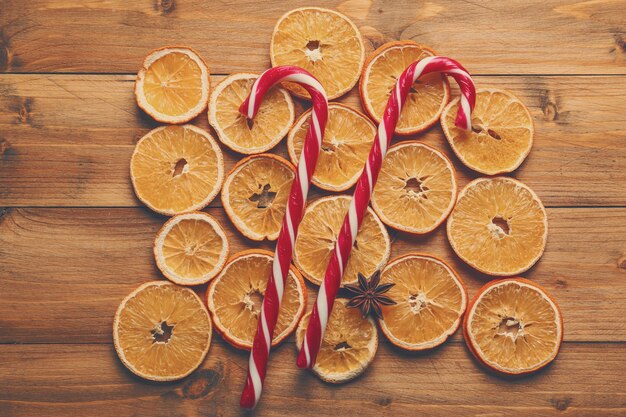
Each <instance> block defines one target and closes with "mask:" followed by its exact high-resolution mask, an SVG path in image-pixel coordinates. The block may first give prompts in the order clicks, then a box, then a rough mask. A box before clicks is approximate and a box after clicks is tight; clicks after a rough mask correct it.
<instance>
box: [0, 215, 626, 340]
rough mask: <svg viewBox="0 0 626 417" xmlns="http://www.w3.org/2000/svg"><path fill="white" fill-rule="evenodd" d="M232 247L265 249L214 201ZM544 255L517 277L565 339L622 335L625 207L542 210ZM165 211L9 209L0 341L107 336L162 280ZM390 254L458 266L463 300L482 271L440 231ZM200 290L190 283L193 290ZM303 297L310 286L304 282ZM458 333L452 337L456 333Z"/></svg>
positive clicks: (397, 242)
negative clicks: (159, 249)
mask: <svg viewBox="0 0 626 417" xmlns="http://www.w3.org/2000/svg"><path fill="white" fill-rule="evenodd" d="M208 212H209V213H210V214H212V215H213V216H215V218H217V219H218V221H219V222H220V223H221V224H222V225H224V226H225V228H226V229H227V233H228V239H229V242H230V244H231V254H234V253H236V252H238V251H240V250H242V249H245V248H248V247H263V248H267V249H270V250H272V249H273V245H272V244H270V243H268V242H265V243H263V244H260V245H259V244H258V243H256V242H250V241H248V240H246V239H245V238H243V237H242V236H241V235H240V234H239V233H238V232H236V231H233V228H232V226H231V225H230V222H229V221H228V219H227V218H226V216H225V215H224V214H223V212H222V210H221V209H219V208H214V209H209V210H208ZM548 212H549V222H550V238H549V241H548V247H547V249H546V253H545V255H544V256H543V258H542V259H541V260H540V262H539V263H538V264H537V265H536V266H535V267H534V268H533V269H532V270H531V271H530V272H529V273H527V274H524V275H525V276H527V277H529V278H531V279H533V280H535V281H536V282H538V283H540V284H541V285H543V286H545V288H546V289H547V290H548V291H550V293H551V294H553V295H554V297H555V298H556V300H557V302H558V303H559V304H560V307H561V309H562V311H563V316H564V318H565V340H568V341H614V342H617V341H622V342H623V341H626V315H625V314H624V306H623V300H624V299H625V298H626V281H625V280H624V274H625V273H626V261H625V260H624V259H626V244H625V242H624V236H625V235H626V209H624V208H615V209H589V208H587V209H572V208H562V209H549V211H548ZM163 222H164V218H162V217H159V216H156V215H153V214H151V213H150V212H149V211H148V210H145V209H131V208H128V209H95V208H90V209H10V210H8V211H7V212H5V214H4V216H3V217H2V221H1V223H0V259H2V262H0V294H2V295H3V299H4V301H3V302H2V303H0V343H78V342H80V343H87V342H88V343H101V342H110V341H111V333H110V325H111V319H112V317H113V314H114V313H115V310H116V308H117V306H118V304H119V302H120V301H121V300H122V299H123V298H124V297H125V296H126V295H127V294H128V293H130V292H131V291H132V290H133V289H134V288H136V287H137V286H139V285H140V284H141V283H143V282H146V281H149V280H153V279H163V278H162V276H161V275H160V273H159V271H158V270H157V269H156V267H155V266H154V260H153V254H152V241H153V239H154V236H155V234H156V231H157V230H158V229H159V227H160V226H161V225H162V223H163ZM392 241H393V243H392V256H397V255H400V254H403V253H406V252H410V251H420V252H425V253H431V254H434V255H438V256H440V257H442V258H443V259H445V260H447V261H449V262H450V263H451V265H452V267H453V268H454V269H455V270H457V271H459V274H460V276H461V277H462V279H463V280H464V281H465V283H466V284H467V286H468V291H469V295H470V297H472V296H473V295H474V294H475V293H476V291H477V290H478V288H479V287H480V286H481V285H483V284H484V283H485V282H487V281H488V280H489V279H490V278H488V277H486V276H482V275H480V274H478V273H476V272H474V271H472V270H471V268H469V267H467V266H465V265H464V264H463V262H462V261H460V260H459V259H458V258H457V257H456V256H455V255H454V254H453V252H452V250H451V249H450V247H449V245H448V243H447V239H446V237H445V233H444V231H443V230H441V229H440V230H437V231H436V232H435V233H433V234H432V235H431V236H427V237H424V238H416V237H411V236H408V235H405V234H402V233H392ZM204 289H205V287H200V288H198V290H199V292H200V293H203V292H204ZM308 289H309V296H310V297H309V301H310V303H312V302H313V301H314V296H315V293H316V291H317V288H316V287H314V286H312V285H309V286H308ZM457 338H460V336H459V335H457Z"/></svg>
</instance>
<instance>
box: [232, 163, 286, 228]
mask: <svg viewBox="0 0 626 417" xmlns="http://www.w3.org/2000/svg"><path fill="white" fill-rule="evenodd" d="M295 176H296V173H295V168H294V167H293V165H291V164H290V163H289V161H287V160H285V159H283V158H281V157H279V156H276V155H273V154H262V155H253V156H250V157H247V158H244V159H242V160H241V161H239V163H237V165H235V167H234V168H233V169H232V171H231V172H230V173H229V174H228V176H227V177H226V180H225V181H224V187H223V188H222V205H223V206H224V210H225V211H226V214H227V215H228V217H229V218H230V220H231V221H232V222H233V224H234V225H235V227H236V228H237V230H239V231H240V232H241V233H242V234H243V235H244V236H246V237H247V238H249V239H252V240H263V239H268V240H276V239H277V238H278V233H279V232H280V228H281V225H282V221H283V217H284V216H285V211H286V210H287V199H288V198H289V192H290V190H291V184H292V183H293V180H294V178H295Z"/></svg>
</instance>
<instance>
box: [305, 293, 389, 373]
mask: <svg viewBox="0 0 626 417" xmlns="http://www.w3.org/2000/svg"><path fill="white" fill-rule="evenodd" d="M346 304H347V300H345V299H341V298H337V299H335V302H334V303H333V311H332V313H331V314H330V317H329V319H328V326H327V327H326V332H325V333H324V340H323V341H322V346H321V347H320V350H319V353H318V354H317V359H316V360H315V364H314V365H313V368H312V371H313V372H314V373H315V374H316V375H317V376H318V377H320V379H322V380H324V381H326V382H330V383H333V384H340V383H343V382H347V381H349V380H351V379H354V378H356V377H357V376H359V375H361V374H362V373H363V372H364V371H365V369H367V367H368V366H369V364H370V363H372V361H373V360H374V356H375V355H376V350H377V349H378V332H377V331H376V324H375V323H374V320H372V319H371V318H370V317H368V318H365V319H364V318H363V317H361V313H360V311H359V309H355V308H348V307H347V306H346ZM310 319H311V313H308V314H307V315H305V316H304V317H303V318H302V320H301V321H300V325H299V326H298V330H297V331H296V345H297V346H298V350H299V349H300V348H301V347H302V342H303V340H304V335H305V334H306V328H307V327H308V325H309V321H310Z"/></svg>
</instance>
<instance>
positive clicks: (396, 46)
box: [359, 41, 450, 135]
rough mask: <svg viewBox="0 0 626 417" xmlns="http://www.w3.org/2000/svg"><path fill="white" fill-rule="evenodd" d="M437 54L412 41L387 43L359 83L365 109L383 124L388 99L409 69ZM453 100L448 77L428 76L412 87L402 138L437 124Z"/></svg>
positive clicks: (400, 126) (399, 129)
mask: <svg viewBox="0 0 626 417" xmlns="http://www.w3.org/2000/svg"><path fill="white" fill-rule="evenodd" d="M433 55H435V52H434V51H433V50H432V49H430V48H428V47H426V46H423V45H419V44H417V43H415V42H413V41H393V42H388V43H386V44H384V45H382V46H381V47H380V48H378V49H377V50H376V51H374V53H373V54H372V55H371V56H370V57H369V58H368V60H367V61H366V63H365V67H364V68H363V75H362V76H361V80H360V81H359V92H360V93H361V103H362V104H363V108H364V109H365V111H366V112H367V114H369V115H370V117H371V118H372V119H374V120H375V121H376V122H377V123H380V121H381V119H382V117H383V112H384V111H385V107H386V106H387V100H388V99H389V96H390V95H391V92H392V91H393V89H394V87H395V85H396V81H398V78H399V77H400V75H401V74H402V73H403V72H404V70H405V69H406V67H408V66H409V65H410V64H412V63H413V62H415V61H418V60H420V59H423V58H426V57H429V56H433ZM448 100H450V85H449V84H448V80H447V79H446V77H445V75H442V74H435V73H433V74H426V75H424V76H423V77H420V79H419V80H417V82H416V83H415V84H413V86H412V87H411V91H410V92H409V95H408V96H407V98H406V102H405V103H404V105H403V106H402V113H401V114H400V119H399V120H398V124H397V126H396V133H397V134H399V135H411V134H414V133H419V132H422V131H424V130H426V129H428V128H429V127H431V126H432V125H434V124H435V123H436V122H437V120H439V116H440V115H441V112H442V111H443V109H444V107H445V106H446V104H447V103H448Z"/></svg>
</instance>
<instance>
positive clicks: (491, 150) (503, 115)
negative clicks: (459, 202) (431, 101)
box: [441, 89, 535, 175]
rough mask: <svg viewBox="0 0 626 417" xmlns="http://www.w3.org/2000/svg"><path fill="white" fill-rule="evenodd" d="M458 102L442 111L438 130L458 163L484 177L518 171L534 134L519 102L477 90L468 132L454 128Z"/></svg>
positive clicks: (499, 92)
mask: <svg viewBox="0 0 626 417" xmlns="http://www.w3.org/2000/svg"><path fill="white" fill-rule="evenodd" d="M458 102H459V98H456V99H455V100H453V101H452V102H451V103H450V104H448V106H447V107H446V108H445V110H444V111H443V114H442V115H441V127H442V128H443V133H444V134H445V135H446V138H447V139H448V142H449V143H450V146H451V147H452V150H454V153H455V154H456V155H457V157H458V158H459V159H460V160H461V162H463V163H464V164H465V165H466V166H467V167H469V168H471V169H473V170H474V171H478V172H482V173H483V174H487V175H495V174H501V173H505V172H512V171H514V170H515V169H517V167H519V166H520V164H521V163H522V162H523V161H524V159H525V158H526V157H527V156H528V153H529V152H530V148H531V147H532V145H533V137H534V135H535V128H534V127H533V119H532V117H531V115H530V112H529V111H528V109H527V108H526V106H524V104H523V103H522V102H521V101H520V99H518V98H517V97H515V96H514V95H513V94H512V93H510V92H508V91H505V90H497V89H488V90H478V91H477V92H476V107H475V108H474V111H473V112H472V131H470V132H468V131H466V130H463V129H459V128H458V127H456V126H455V125H454V119H455V118H456V115H457V112H458Z"/></svg>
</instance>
